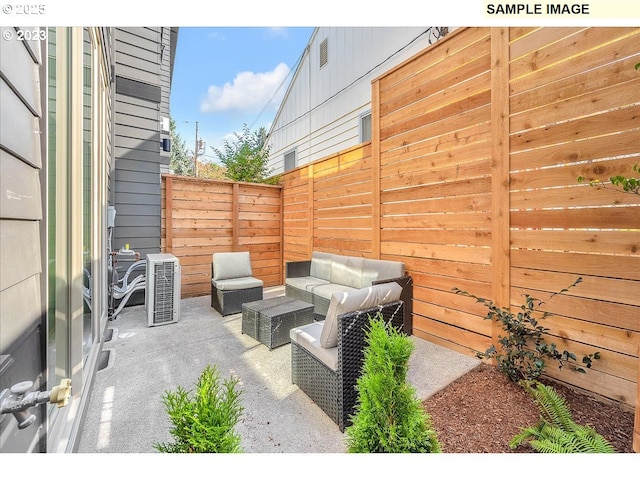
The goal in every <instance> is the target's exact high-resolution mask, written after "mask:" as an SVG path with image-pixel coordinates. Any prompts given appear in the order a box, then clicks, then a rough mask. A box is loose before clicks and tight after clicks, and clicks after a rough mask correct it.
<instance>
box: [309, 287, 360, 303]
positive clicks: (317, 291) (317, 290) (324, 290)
mask: <svg viewBox="0 0 640 480" xmlns="http://www.w3.org/2000/svg"><path fill="white" fill-rule="evenodd" d="M356 290H358V289H357V288H353V287H347V286H346V285H338V284H337V283H325V284H323V285H315V286H312V287H311V291H312V292H313V294H314V295H316V296H318V297H322V298H326V299H327V300H330V299H331V295H333V294H334V293H342V292H355V291H356Z"/></svg>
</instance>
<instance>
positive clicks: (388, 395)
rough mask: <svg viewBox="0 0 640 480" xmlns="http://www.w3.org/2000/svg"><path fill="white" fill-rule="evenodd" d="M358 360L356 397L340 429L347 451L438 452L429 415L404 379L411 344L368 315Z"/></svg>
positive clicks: (405, 337) (382, 322)
mask: <svg viewBox="0 0 640 480" xmlns="http://www.w3.org/2000/svg"><path fill="white" fill-rule="evenodd" d="M370 320H371V323H370V326H369V328H368V330H367V332H366V342H367V346H366V347H365V353H364V364H363V368H362V375H361V376H360V377H359V378H358V382H357V386H356V389H357V390H358V402H357V403H356V410H355V413H354V415H352V417H351V420H352V424H351V425H350V426H349V427H347V428H346V429H345V435H346V442H347V447H348V451H349V452H350V453H412V452H422V453H429V452H440V445H439V443H438V440H437V436H436V432H435V431H434V430H433V429H432V428H431V418H430V416H429V415H428V414H427V413H426V412H425V411H424V408H423V407H422V404H421V402H420V401H419V400H418V399H417V398H416V396H415V389H414V388H413V387H412V386H411V385H410V384H409V383H408V382H407V381H406V375H407V371H408V368H409V357H410V356H411V354H412V353H413V351H414V349H415V345H414V344H413V342H412V341H411V339H409V338H408V337H407V336H406V335H405V334H404V333H402V332H401V331H400V330H399V329H396V328H394V327H393V326H391V325H386V324H385V322H384V319H383V318H382V316H381V315H380V314H378V316H377V317H375V318H373V319H370Z"/></svg>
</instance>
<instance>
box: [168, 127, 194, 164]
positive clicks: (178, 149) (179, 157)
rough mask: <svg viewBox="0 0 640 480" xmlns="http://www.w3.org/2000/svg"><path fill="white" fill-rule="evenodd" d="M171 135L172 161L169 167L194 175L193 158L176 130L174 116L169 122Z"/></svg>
mask: <svg viewBox="0 0 640 480" xmlns="http://www.w3.org/2000/svg"><path fill="white" fill-rule="evenodd" d="M169 128H170V135H171V161H170V162H169V167H170V168H171V169H172V170H173V171H174V172H175V173H176V174H178V175H186V176H189V177H192V176H193V174H194V169H193V159H192V158H191V157H189V156H188V155H187V147H186V146H185V143H184V140H183V139H182V137H181V136H180V134H179V133H178V132H176V122H175V121H174V120H173V118H172V119H171V120H170V122H169Z"/></svg>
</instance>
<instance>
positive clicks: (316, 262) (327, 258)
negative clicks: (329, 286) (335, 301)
mask: <svg viewBox="0 0 640 480" xmlns="http://www.w3.org/2000/svg"><path fill="white" fill-rule="evenodd" d="M332 256H333V255H331V254H330V253H324V252H313V253H312V254H311V270H310V273H309V274H310V275H311V276H312V277H316V278H321V279H322V280H326V281H327V282H330V281H331V257H332Z"/></svg>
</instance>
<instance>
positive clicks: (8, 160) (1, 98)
mask: <svg viewBox="0 0 640 480" xmlns="http://www.w3.org/2000/svg"><path fill="white" fill-rule="evenodd" d="M1 30H2V32H3V33H4V32H5V31H6V30H12V28H5V27H3V28H2V29H1ZM3 38H4V37H3ZM41 74H42V52H41V45H40V44H39V43H36V42H19V41H17V40H16V41H2V42H0V105H1V106H2V108H0V125H1V127H2V128H0V171H1V172H2V175H1V176H0V195H1V200H0V264H1V265H2V268H0V305H2V308H1V309H0V391H1V390H4V389H6V388H9V387H11V386H12V385H13V384H15V383H18V382H21V381H25V380H29V381H32V382H34V386H35V388H40V387H41V386H43V385H44V382H45V381H46V380H45V379H44V378H43V376H42V368H43V363H44V354H43V348H42V344H43V330H44V318H45V308H44V300H43V292H42V283H43V278H42V275H43V257H42V254H41V252H42V242H43V216H42V212H43V208H42V186H41V182H40V173H41V170H42V166H43V156H44V155H43V150H42V143H41V138H40V132H41V131H42V129H43V128H44V126H43V125H42V124H41V120H42V111H43V105H42V103H41V98H42V97H41V82H42V79H41V78H40V77H41ZM31 412H32V413H34V414H36V416H37V423H38V424H41V422H43V419H44V415H45V411H44V407H40V408H34V409H32V411H31ZM2 423H3V424H2V425H0V451H2V452H25V451H44V450H45V448H46V444H45V440H44V439H45V435H44V434H45V429H44V427H41V428H30V429H24V430H18V429H17V423H16V422H2Z"/></svg>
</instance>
